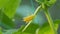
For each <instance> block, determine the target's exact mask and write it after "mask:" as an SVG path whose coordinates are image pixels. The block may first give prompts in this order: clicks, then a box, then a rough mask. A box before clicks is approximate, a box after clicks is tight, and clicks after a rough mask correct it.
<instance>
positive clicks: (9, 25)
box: [1, 14, 16, 28]
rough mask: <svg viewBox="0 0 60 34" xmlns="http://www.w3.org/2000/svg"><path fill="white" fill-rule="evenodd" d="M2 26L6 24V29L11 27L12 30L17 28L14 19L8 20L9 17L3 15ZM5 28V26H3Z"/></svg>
mask: <svg viewBox="0 0 60 34" xmlns="http://www.w3.org/2000/svg"><path fill="white" fill-rule="evenodd" d="M1 21H2V24H5V28H7V27H10V28H14V27H15V25H16V24H15V23H14V21H12V19H10V18H8V16H6V15H4V14H3V17H2V20H1ZM3 26H4V25H3Z"/></svg>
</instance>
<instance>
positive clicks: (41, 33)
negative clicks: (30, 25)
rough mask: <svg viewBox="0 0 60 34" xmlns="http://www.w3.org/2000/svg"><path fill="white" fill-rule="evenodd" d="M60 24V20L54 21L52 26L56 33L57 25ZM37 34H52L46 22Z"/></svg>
mask: <svg viewBox="0 0 60 34" xmlns="http://www.w3.org/2000/svg"><path fill="white" fill-rule="evenodd" d="M59 23H60V20H55V21H54V26H55V29H56V31H57V29H58V24H59ZM39 34H53V32H52V30H51V28H50V26H49V24H48V22H47V23H44V24H43V26H42V27H40V30H39Z"/></svg>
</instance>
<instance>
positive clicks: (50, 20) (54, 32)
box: [44, 9, 57, 34]
mask: <svg viewBox="0 0 60 34" xmlns="http://www.w3.org/2000/svg"><path fill="white" fill-rule="evenodd" d="M44 13H45V15H46V18H47V20H48V22H49V25H50V27H51V30H52V32H53V34H57V31H56V30H55V28H54V23H53V20H52V18H51V16H50V14H49V12H48V9H45V12H44Z"/></svg>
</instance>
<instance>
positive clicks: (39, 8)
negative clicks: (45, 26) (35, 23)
mask: <svg viewBox="0 0 60 34" xmlns="http://www.w3.org/2000/svg"><path fill="white" fill-rule="evenodd" d="M39 10H41V6H38V8H37V9H36V10H35V12H34V14H33V15H34V16H35V15H36V14H37V13H38V11H39ZM32 20H33V19H32ZM32 20H31V21H30V22H29V23H28V24H27V25H26V26H25V27H24V29H23V30H22V32H24V31H25V30H26V29H27V27H28V26H29V25H30V24H31V22H32Z"/></svg>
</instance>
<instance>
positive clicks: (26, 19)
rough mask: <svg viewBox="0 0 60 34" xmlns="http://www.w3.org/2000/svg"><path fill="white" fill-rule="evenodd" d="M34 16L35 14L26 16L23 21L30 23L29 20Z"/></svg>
mask: <svg viewBox="0 0 60 34" xmlns="http://www.w3.org/2000/svg"><path fill="white" fill-rule="evenodd" d="M34 16H35V15H30V16H27V17H24V18H23V21H25V22H26V23H28V22H29V21H31V20H32V19H33V18H34Z"/></svg>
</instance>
